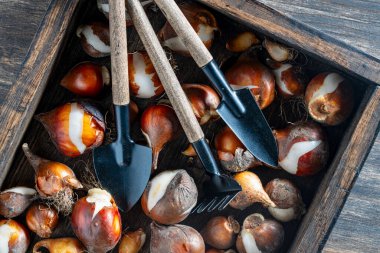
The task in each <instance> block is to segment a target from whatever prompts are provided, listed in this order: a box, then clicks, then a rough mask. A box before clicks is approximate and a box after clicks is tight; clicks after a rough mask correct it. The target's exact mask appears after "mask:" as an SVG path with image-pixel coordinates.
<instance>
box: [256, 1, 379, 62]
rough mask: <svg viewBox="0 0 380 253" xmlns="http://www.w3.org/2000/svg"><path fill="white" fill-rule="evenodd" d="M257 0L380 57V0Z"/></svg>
mask: <svg viewBox="0 0 380 253" xmlns="http://www.w3.org/2000/svg"><path fill="white" fill-rule="evenodd" d="M257 1H258V2H261V3H263V4H265V5H267V6H269V7H271V8H273V9H275V10H276V11H278V12H280V13H282V14H284V15H286V16H288V17H290V18H291V19H294V20H297V21H299V22H300V23H304V24H307V25H309V26H311V27H313V28H314V29H316V30H318V31H321V32H323V33H325V34H328V35H330V36H331V37H333V38H336V39H338V40H340V41H343V42H345V43H346V44H347V45H351V46H353V47H355V48H358V49H360V50H362V51H363V52H365V53H367V54H368V55H371V56H373V57H375V58H377V59H380V43H374V42H376V41H377V42H380V19H379V17H380V1H377V0H335V1H330V0H319V1H305V0H293V1H287V0H276V1H273V0H257Z"/></svg>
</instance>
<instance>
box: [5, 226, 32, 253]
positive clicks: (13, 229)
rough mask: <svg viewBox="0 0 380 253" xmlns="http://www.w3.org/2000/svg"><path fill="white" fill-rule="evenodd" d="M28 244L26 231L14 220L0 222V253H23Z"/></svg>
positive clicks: (28, 239)
mask: <svg viewBox="0 0 380 253" xmlns="http://www.w3.org/2000/svg"><path fill="white" fill-rule="evenodd" d="M29 243H30V238H29V233H28V231H27V230H26V229H25V228H24V227H23V226H22V225H21V224H19V223H18V222H16V221H14V220H0V252H1V253H25V252H26V250H27V249H28V246H29Z"/></svg>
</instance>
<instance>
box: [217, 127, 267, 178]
mask: <svg viewBox="0 0 380 253" xmlns="http://www.w3.org/2000/svg"><path fill="white" fill-rule="evenodd" d="M214 144H215V148H216V150H217V152H218V158H219V160H220V162H221V164H222V166H223V168H224V169H226V170H228V171H231V172H241V171H245V170H247V169H249V168H254V167H257V166H260V165H262V163H261V162H260V161H259V160H257V159H256V158H255V157H254V156H253V155H252V154H251V153H250V152H249V151H248V150H247V148H246V147H245V146H244V145H243V143H242V142H241V141H240V140H239V139H238V138H237V137H236V135H235V134H234V133H233V132H232V130H231V129H230V128H229V127H228V126H225V127H223V128H222V129H221V130H220V131H219V132H218V133H217V134H216V136H215V140H214Z"/></svg>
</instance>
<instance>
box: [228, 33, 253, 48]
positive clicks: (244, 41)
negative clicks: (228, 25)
mask: <svg viewBox="0 0 380 253" xmlns="http://www.w3.org/2000/svg"><path fill="white" fill-rule="evenodd" d="M258 44H260V40H259V39H258V38H257V37H256V35H255V34H254V33H252V32H242V33H239V34H237V35H236V36H235V37H233V38H231V39H230V40H229V41H228V42H227V44H226V48H227V49H228V50H229V51H231V52H234V53H241V52H244V51H247V50H248V49H250V48H251V47H252V46H254V45H258Z"/></svg>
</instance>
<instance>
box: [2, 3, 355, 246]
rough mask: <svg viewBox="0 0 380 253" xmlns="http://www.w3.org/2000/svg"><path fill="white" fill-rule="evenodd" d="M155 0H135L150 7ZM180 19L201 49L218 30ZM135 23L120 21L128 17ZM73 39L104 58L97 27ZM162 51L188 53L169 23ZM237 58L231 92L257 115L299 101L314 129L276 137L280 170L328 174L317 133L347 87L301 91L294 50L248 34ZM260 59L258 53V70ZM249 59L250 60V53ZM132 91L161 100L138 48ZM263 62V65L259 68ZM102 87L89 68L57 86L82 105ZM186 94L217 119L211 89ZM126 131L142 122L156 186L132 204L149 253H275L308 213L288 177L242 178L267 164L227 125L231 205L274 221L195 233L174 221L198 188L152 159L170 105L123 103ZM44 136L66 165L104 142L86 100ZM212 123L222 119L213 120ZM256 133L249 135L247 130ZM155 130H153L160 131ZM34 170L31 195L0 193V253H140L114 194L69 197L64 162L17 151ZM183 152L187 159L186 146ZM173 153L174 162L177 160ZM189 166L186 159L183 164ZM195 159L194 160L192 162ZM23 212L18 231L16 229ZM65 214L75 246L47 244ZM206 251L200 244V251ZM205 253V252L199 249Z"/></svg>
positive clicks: (102, 6)
mask: <svg viewBox="0 0 380 253" xmlns="http://www.w3.org/2000/svg"><path fill="white" fill-rule="evenodd" d="M151 2H152V1H144V2H143V3H144V6H149V4H150V3H151ZM98 7H99V10H100V11H101V12H103V13H104V14H105V15H106V16H107V15H108V5H107V1H102V0H98ZM181 9H182V11H183V12H184V14H185V15H186V17H187V18H188V20H189V21H190V23H191V25H192V26H193V28H194V29H195V31H196V32H197V33H198V35H199V37H200V38H201V39H202V41H203V42H204V44H205V45H206V47H207V48H211V46H212V44H213V41H214V39H215V32H216V31H219V27H218V25H217V21H216V19H215V17H214V16H213V14H212V13H210V12H209V11H208V10H206V9H204V8H203V7H201V6H198V5H196V4H193V3H192V4H189V3H185V4H183V5H182V6H181ZM126 22H127V24H128V25H132V24H131V22H130V20H129V16H128V15H127V20H126ZM77 36H78V37H79V38H80V43H81V45H82V48H83V50H84V51H85V52H86V53H87V54H88V55H89V56H91V57H94V58H98V57H105V56H109V54H110V46H109V28H108V25H107V24H106V23H101V22H93V23H89V24H85V25H81V26H79V27H78V29H77ZM158 36H159V38H160V40H161V42H162V45H163V46H165V47H167V48H169V49H170V50H171V51H173V52H174V53H178V54H180V55H182V56H189V52H188V51H187V49H186V47H185V46H184V44H183V43H182V41H181V40H180V39H179V38H178V37H177V35H176V34H175V32H174V31H173V29H172V28H171V26H170V25H169V24H168V23H166V24H165V25H164V26H163V28H162V29H161V30H160V31H159V32H158ZM226 48H227V50H228V52H230V54H235V55H239V57H238V60H237V61H236V62H235V63H234V64H233V65H231V66H230V67H229V68H228V69H226V71H225V75H226V78H227V80H228V81H229V83H230V84H231V85H232V87H233V88H234V89H241V88H249V89H250V90H251V91H252V94H253V97H254V99H255V100H256V101H257V103H258V105H259V106H260V108H261V109H265V108H268V107H270V106H271V104H272V102H273V101H274V100H275V99H276V96H277V99H280V100H292V99H295V100H301V101H303V103H304V105H305V107H306V109H307V112H308V115H309V117H310V119H311V120H307V121H305V120H304V121H298V122H293V123H291V124H288V125H287V126H286V127H285V128H282V129H275V130H273V133H274V136H275V138H276V140H277V144H278V148H279V167H278V168H272V169H283V170H285V171H287V172H288V173H290V174H293V175H296V176H311V175H314V174H316V173H317V172H319V171H320V170H322V169H323V168H325V167H326V164H327V162H328V159H329V143H328V138H327V135H326V132H325V129H324V127H329V126H336V125H339V124H341V123H342V122H344V121H345V120H346V119H347V118H348V117H349V116H350V114H351V111H352V109H353V107H354V102H353V101H354V99H353V90H352V87H351V86H350V84H349V83H348V82H347V81H346V80H345V78H344V77H342V76H341V75H339V74H337V73H330V72H326V73H321V74H318V75H316V76H315V77H314V78H312V79H311V81H310V82H309V83H308V84H307V85H306V83H305V79H303V78H302V77H301V76H302V69H301V68H300V67H299V66H297V63H296V61H295V60H294V59H295V58H296V57H297V55H296V51H295V50H293V49H291V48H288V47H285V46H283V45H281V44H279V43H277V42H274V41H271V40H269V39H267V38H265V39H264V40H263V41H260V39H259V38H258V37H256V35H255V34H253V33H251V32H243V33H240V34H237V35H236V36H234V37H232V38H230V40H229V41H228V42H227V44H226ZM257 50H262V53H263V52H264V54H265V56H266V59H265V61H261V60H260V58H259V57H258V55H257V54H255V53H252V52H255V51H257ZM252 55H253V56H252ZM128 60H129V69H128V70H126V71H128V72H129V78H130V80H129V82H130V89H131V93H132V95H133V96H134V98H135V99H137V100H139V99H142V100H147V99H149V100H152V101H158V100H159V99H161V98H163V97H164V96H165V95H164V89H163V86H162V84H161V82H160V80H159V78H158V76H157V73H156V71H155V69H154V67H153V65H152V62H151V61H150V59H149V56H148V55H147V53H146V52H144V51H139V52H134V53H131V54H129V59H128ZM263 62H264V63H263ZM110 82H111V77H110V73H109V70H108V68H107V67H106V66H104V65H100V64H97V63H94V62H81V63H78V64H77V65H75V66H74V67H73V68H72V69H71V70H70V71H69V72H68V73H67V74H66V75H65V76H64V77H63V78H62V80H61V82H60V84H61V86H62V87H64V88H66V89H67V90H69V91H70V92H72V93H74V94H76V95H78V96H81V97H85V98H87V99H88V98H92V99H96V98H99V96H101V95H102V94H103V93H104V90H106V89H107V86H108V85H109V84H110ZM183 89H184V91H185V93H186V95H187V97H188V99H189V102H190V103H191V106H192V109H193V111H194V114H195V116H196V118H197V119H198V121H199V123H200V124H201V125H205V124H210V123H212V122H215V121H216V120H218V119H219V116H218V114H217V112H216V109H217V107H218V105H219V103H220V98H219V95H218V94H217V93H216V92H215V91H214V90H213V89H212V88H211V87H210V86H208V85H204V84H184V85H183ZM130 108H131V122H135V121H136V119H137V117H138V116H140V128H141V133H142V134H143V135H144V136H145V138H146V141H147V144H148V145H149V146H150V147H151V148H152V150H153V161H154V162H153V166H152V172H153V173H154V176H153V178H151V180H150V181H149V183H148V185H147V187H146V189H145V191H144V193H143V196H142V198H141V206H142V210H143V212H144V213H145V215H146V216H148V217H149V218H151V219H152V220H153V222H152V223H151V225H150V233H151V236H150V252H152V253H170V252H173V253H176V252H196V253H197V252H208V253H216V252H220V253H221V252H230V253H231V252H236V251H235V250H237V252H239V253H251V252H276V251H278V250H279V249H280V248H281V246H282V244H283V242H284V237H285V232H284V228H283V226H282V224H281V223H280V222H282V223H284V222H289V221H292V220H296V219H299V218H300V217H301V216H302V215H303V214H304V213H305V204H304V202H303V200H302V196H301V193H300V190H299V189H298V188H297V186H296V185H295V184H294V183H292V182H291V181H290V180H287V179H280V178H275V179H273V180H271V181H270V182H268V183H267V184H266V185H265V186H263V184H262V182H261V180H260V177H259V176H258V175H256V174H255V173H254V172H252V171H251V170H252V169H254V168H256V167H259V166H265V165H264V164H262V163H261V162H260V161H258V160H257V159H256V158H255V157H254V156H253V155H252V154H251V153H250V152H249V151H247V149H246V148H245V147H244V145H243V144H242V143H241V142H240V141H239V139H238V138H237V137H236V136H235V135H234V133H233V132H232V131H231V129H229V128H228V127H227V126H225V127H223V128H221V129H220V130H219V131H218V132H217V134H216V136H215V138H214V139H213V141H212V142H210V143H211V144H213V145H212V146H213V147H214V148H215V150H216V154H217V157H218V158H219V160H220V163H221V165H222V166H223V168H224V169H225V170H226V172H228V173H231V174H232V176H233V178H234V179H235V180H236V181H237V182H238V183H239V184H240V185H241V186H242V191H241V192H240V193H239V194H238V195H237V196H236V198H235V199H233V201H231V203H230V207H232V208H234V209H237V210H243V209H246V208H248V207H250V206H251V205H253V204H254V203H261V204H262V205H263V206H264V207H266V208H267V209H268V211H269V213H270V214H271V215H272V216H273V218H268V219H267V218H265V217H264V216H263V215H262V214H259V213H253V214H251V215H248V216H247V217H246V218H245V219H244V221H243V222H242V223H240V224H239V222H238V221H237V220H235V219H234V218H233V217H232V216H228V217H225V216H217V217H213V218H211V219H210V220H209V221H208V222H207V224H206V225H205V226H204V228H203V229H202V230H200V231H197V230H195V229H194V228H192V227H189V226H186V225H180V224H178V223H180V222H182V221H184V220H185V219H186V218H187V217H188V216H189V214H190V212H191V210H192V209H193V207H195V205H196V204H197V199H198V188H197V185H196V183H195V182H194V180H193V178H192V177H191V176H190V175H189V174H188V173H187V171H186V170H184V169H175V170H164V171H161V172H160V173H158V174H157V173H156V169H157V167H158V166H159V159H158V158H159V154H160V151H161V150H163V148H164V147H165V145H166V144H167V143H168V142H170V141H172V140H174V139H176V138H177V137H178V136H179V135H180V134H181V127H180V124H179V121H178V119H177V117H176V115H175V113H174V111H173V109H172V107H171V105H170V104H169V103H167V102H162V101H159V102H158V103H156V104H154V105H150V106H148V107H147V108H144V111H143V112H142V113H139V109H141V108H139V107H138V105H137V104H136V103H134V102H133V101H132V102H131V106H130ZM36 119H37V120H38V121H40V122H41V123H42V124H43V126H44V127H45V129H46V130H47V131H48V133H49V135H50V137H51V140H52V141H53V143H54V144H55V146H56V147H57V149H58V151H59V152H61V153H62V154H63V155H65V156H67V157H78V156H80V155H82V154H83V153H85V152H88V151H89V150H91V149H92V148H95V147H98V146H100V145H102V143H103V141H104V139H105V136H106V122H105V119H104V116H103V115H102V113H101V112H100V111H99V110H98V109H97V108H96V107H95V106H94V105H93V104H91V103H88V102H83V101H76V102H69V103H66V104H63V105H61V106H59V107H57V108H55V109H53V110H51V111H49V112H46V113H42V114H39V115H37V116H36ZM219 122H220V121H219ZM252 127H254V126H252ZM157 129H159V131H157ZM22 148H23V150H24V153H25V155H26V157H27V159H28V161H29V163H30V165H31V166H32V167H33V168H34V171H35V186H34V188H28V187H21V186H20V187H13V188H10V189H7V190H4V191H2V192H1V193H0V215H1V216H3V217H4V218H6V219H4V220H0V251H1V252H4V253H8V252H20V253H22V252H26V250H27V249H28V247H29V243H30V235H29V233H30V232H29V231H31V232H33V233H35V234H36V235H37V236H38V237H40V238H42V240H40V241H39V242H37V243H36V244H35V245H34V246H33V252H41V251H40V249H41V248H45V249H47V250H49V252H69V253H77V252H94V253H104V252H108V251H110V250H112V249H113V248H115V247H116V246H117V244H119V246H118V248H119V250H118V252H120V253H127V252H128V253H133V252H138V251H140V250H141V248H142V247H143V245H144V243H145V240H146V234H145V231H144V230H143V229H138V230H136V231H127V232H126V233H124V235H122V223H121V216H120V213H119V210H118V207H117V203H115V201H114V199H113V197H112V196H111V194H110V193H108V192H107V191H105V190H103V189H100V188H92V189H85V190H87V195H86V196H84V197H82V198H80V199H79V200H76V197H75V196H76V195H75V193H74V192H75V191H78V190H80V189H82V190H83V188H84V187H83V185H82V183H81V182H80V181H79V180H78V179H77V177H76V176H75V174H74V172H73V170H72V169H71V168H69V167H68V166H66V165H65V164H63V163H59V162H55V161H50V160H47V159H44V158H42V157H39V156H37V155H35V154H33V153H32V151H31V150H30V149H29V146H28V144H24V145H23V146H22ZM182 154H183V155H185V156H187V157H196V153H195V152H194V150H193V149H192V147H191V146H189V147H188V148H186V149H185V150H184V151H183V152H182ZM179 155H180V154H179ZM189 159H190V158H189ZM191 159H194V158H191ZM24 212H26V215H25V219H26V221H25V224H26V227H27V228H26V227H25V226H23V225H22V224H21V223H23V222H19V221H16V220H14V219H13V218H15V217H18V216H20V215H21V214H23V213H24ZM67 215H70V217H71V226H72V230H73V232H74V233H75V235H76V238H75V237H65V238H55V239H50V237H51V235H52V234H53V233H54V229H55V228H56V227H57V225H58V223H59V216H67ZM206 245H208V246H207V247H206ZM206 248H207V251H206Z"/></svg>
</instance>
